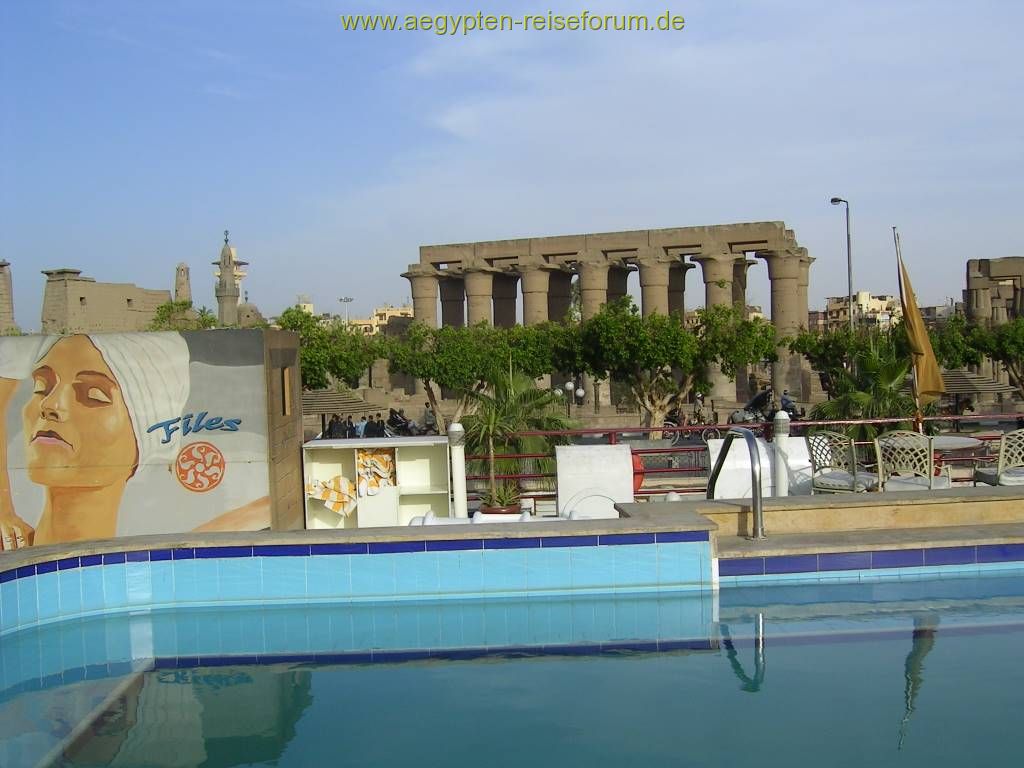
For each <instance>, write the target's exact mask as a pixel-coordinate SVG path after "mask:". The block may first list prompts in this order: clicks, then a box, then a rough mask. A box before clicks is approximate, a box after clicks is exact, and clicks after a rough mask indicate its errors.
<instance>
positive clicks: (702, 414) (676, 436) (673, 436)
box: [663, 397, 722, 446]
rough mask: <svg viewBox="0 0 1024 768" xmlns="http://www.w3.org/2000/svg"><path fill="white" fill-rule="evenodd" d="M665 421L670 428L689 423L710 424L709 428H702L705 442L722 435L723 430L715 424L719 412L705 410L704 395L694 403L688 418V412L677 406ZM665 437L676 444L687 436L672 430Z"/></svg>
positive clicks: (701, 436)
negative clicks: (685, 412)
mask: <svg viewBox="0 0 1024 768" xmlns="http://www.w3.org/2000/svg"><path fill="white" fill-rule="evenodd" d="M663 423H664V425H665V426H666V427H668V428H670V429H671V428H673V427H683V426H687V425H704V424H709V425H711V426H709V427H708V428H707V429H703V430H701V433H700V438H701V440H703V441H704V442H705V443H706V442H707V441H708V440H713V439H715V438H719V437H721V436H722V433H721V431H720V430H719V429H718V428H717V427H715V426H714V425H715V424H717V423H718V414H717V413H716V412H714V411H711V412H710V414H709V413H708V411H706V410H705V408H704V399H703V398H702V397H698V398H697V401H696V402H695V403H694V404H693V413H692V415H691V416H690V417H689V419H687V417H686V414H684V413H683V412H682V410H681V409H680V408H679V407H678V406H677V407H676V408H673V409H672V410H671V411H669V412H668V415H667V416H666V417H665V421H664V422H663ZM691 434H693V433H691ZM665 438H666V439H668V440H671V441H672V445H673V446H676V445H679V443H680V442H682V441H683V440H684V439H685V438H686V435H685V434H684V433H682V432H671V433H669V434H666V435H665Z"/></svg>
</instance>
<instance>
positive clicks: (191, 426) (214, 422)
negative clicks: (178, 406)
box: [146, 411, 242, 444]
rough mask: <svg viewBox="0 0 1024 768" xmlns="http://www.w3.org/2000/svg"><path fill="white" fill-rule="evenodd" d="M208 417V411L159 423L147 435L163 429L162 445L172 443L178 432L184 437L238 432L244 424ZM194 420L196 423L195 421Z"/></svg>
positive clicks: (187, 414) (232, 420)
mask: <svg viewBox="0 0 1024 768" xmlns="http://www.w3.org/2000/svg"><path fill="white" fill-rule="evenodd" d="M206 416H207V413H206V411H200V412H199V413H196V414H192V413H186V414H185V415H184V416H175V417H174V418H173V419H167V420H166V421H158V422H157V423H156V424H154V425H153V426H151V427H150V428H149V429H147V430H146V434H147V435H148V434H149V433H150V432H152V431H153V430H156V429H163V431H164V436H163V438H162V439H161V440H160V443H161V444H164V443H169V442H171V435H173V434H174V433H175V432H177V431H178V430H181V434H182V435H190V434H192V433H193V432H202V431H203V430H204V429H205V430H206V431H207V432H214V431H217V430H219V431H221V432H237V431H238V426H239V425H240V424H241V423H242V420H241V419H225V418H223V417H221V416H213V417H211V418H209V419H207V418H206ZM193 418H194V419H195V421H193Z"/></svg>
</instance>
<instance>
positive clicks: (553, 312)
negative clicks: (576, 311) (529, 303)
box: [523, 270, 572, 323]
mask: <svg viewBox="0 0 1024 768" xmlns="http://www.w3.org/2000/svg"><path fill="white" fill-rule="evenodd" d="M523 285H524V286H525V285H526V281H525V279H524V281H523ZM524 290H525V288H524ZM524 302H525V294H524ZM571 305H572V275H571V274H570V273H569V272H564V271H561V270H560V271H557V272H552V273H551V274H550V275H549V276H548V319H549V320H551V321H552V322H555V323H560V322H562V321H563V320H565V316H566V315H568V314H569V307H570V306H571Z"/></svg>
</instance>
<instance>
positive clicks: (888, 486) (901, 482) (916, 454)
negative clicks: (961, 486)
mask: <svg viewBox="0 0 1024 768" xmlns="http://www.w3.org/2000/svg"><path fill="white" fill-rule="evenodd" d="M875 457H876V459H877V462H878V480H879V486H880V488H881V490H882V491H929V490H931V491H933V490H937V489H941V488H951V487H952V486H953V478H952V475H951V474H950V471H949V469H950V468H949V465H948V464H945V465H943V466H942V467H941V470H940V474H938V475H936V473H935V450H934V447H933V445H932V438H930V437H928V436H927V435H922V434H920V433H918V432H910V431H908V430H903V429H897V430H893V431H892V432H886V433H884V434H882V435H879V436H878V437H876V438H875Z"/></svg>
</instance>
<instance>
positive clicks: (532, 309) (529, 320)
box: [519, 266, 551, 325]
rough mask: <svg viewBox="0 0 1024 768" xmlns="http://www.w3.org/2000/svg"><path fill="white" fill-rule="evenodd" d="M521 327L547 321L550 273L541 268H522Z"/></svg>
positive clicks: (520, 273)
mask: <svg viewBox="0 0 1024 768" xmlns="http://www.w3.org/2000/svg"><path fill="white" fill-rule="evenodd" d="M519 277H520V279H521V280H522V281H523V283H522V284H523V325H539V324H540V323H543V322H546V321H547V319H548V303H549V299H548V296H549V294H548V290H549V288H550V286H551V280H550V272H548V271H547V270H546V269H543V268H541V267H539V266H538V267H522V268H520V270H519Z"/></svg>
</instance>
